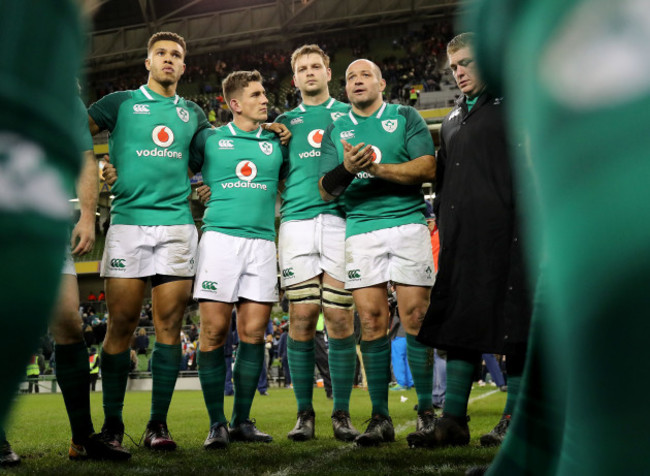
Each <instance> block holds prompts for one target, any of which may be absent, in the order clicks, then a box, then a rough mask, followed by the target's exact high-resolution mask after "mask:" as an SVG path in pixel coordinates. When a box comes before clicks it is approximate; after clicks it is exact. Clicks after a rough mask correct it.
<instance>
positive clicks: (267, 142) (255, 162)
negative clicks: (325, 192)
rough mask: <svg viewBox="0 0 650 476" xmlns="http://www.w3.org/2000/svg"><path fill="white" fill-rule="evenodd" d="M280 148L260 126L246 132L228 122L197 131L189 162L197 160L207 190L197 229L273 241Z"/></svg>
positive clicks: (283, 152) (283, 157)
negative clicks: (207, 187) (201, 216)
mask: <svg viewBox="0 0 650 476" xmlns="http://www.w3.org/2000/svg"><path fill="white" fill-rule="evenodd" d="M286 154H287V151H286V148H285V147H282V146H281V145H280V141H279V140H278V139H277V136H276V135H275V134H274V133H272V132H268V131H264V130H263V129H262V128H261V127H259V128H257V129H256V130H254V131H252V132H246V131H242V130H241V129H239V128H238V127H237V126H236V125H235V124H234V123H233V122H230V123H228V124H226V125H225V126H222V127H219V128H218V129H210V130H206V131H202V132H201V133H200V134H199V135H198V136H197V140H196V141H195V143H194V145H193V146H192V157H193V160H194V157H196V158H197V162H200V161H203V168H202V170H201V172H202V174H203V182H204V183H205V184H206V185H208V186H209V187H210V189H211V190H212V196H211V197H210V200H209V201H208V203H207V204H206V207H207V208H206V210H205V215H204V216H203V223H204V225H203V230H204V231H206V230H211V231H218V232H220V233H224V234H226V235H232V236H241V237H244V238H261V239H264V240H271V241H273V240H275V196H276V194H277V193H278V181H279V180H280V177H281V174H283V173H284V167H283V166H284V165H285V162H286V160H287V158H286Z"/></svg>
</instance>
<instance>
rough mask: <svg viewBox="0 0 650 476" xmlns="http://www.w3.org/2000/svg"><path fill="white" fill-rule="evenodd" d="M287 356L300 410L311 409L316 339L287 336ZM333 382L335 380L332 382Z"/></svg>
mask: <svg viewBox="0 0 650 476" xmlns="http://www.w3.org/2000/svg"><path fill="white" fill-rule="evenodd" d="M287 357H288V358H289V371H290V372H291V383H292V384H293V393H294V395H295V396H296V402H297V403H298V411H299V412H301V411H306V410H311V409H312V408H313V407H312V399H313V396H314V365H315V363H316V358H315V356H314V339H310V340H308V341H306V342H300V341H297V340H293V339H292V338H291V337H288V338H287ZM332 384H333V382H332Z"/></svg>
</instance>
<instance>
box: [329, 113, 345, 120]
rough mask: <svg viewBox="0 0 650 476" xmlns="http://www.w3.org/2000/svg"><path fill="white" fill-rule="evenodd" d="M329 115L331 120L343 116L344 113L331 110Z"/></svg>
mask: <svg viewBox="0 0 650 476" xmlns="http://www.w3.org/2000/svg"><path fill="white" fill-rule="evenodd" d="M330 116H331V117H332V120H333V121H336V120H337V119H338V118H339V117H341V116H345V113H343V112H331V113H330Z"/></svg>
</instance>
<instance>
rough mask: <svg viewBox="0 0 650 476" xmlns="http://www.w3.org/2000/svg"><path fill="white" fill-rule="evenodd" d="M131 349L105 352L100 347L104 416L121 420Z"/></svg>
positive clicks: (106, 418) (129, 368)
mask: <svg viewBox="0 0 650 476" xmlns="http://www.w3.org/2000/svg"><path fill="white" fill-rule="evenodd" d="M130 356H131V351H130V350H125V351H124V352H120V353H119V354H107V353H106V352H104V350H103V349H102V353H101V361H100V366H101V370H102V397H103V401H104V418H105V420H108V419H117V420H119V421H120V422H121V421H122V408H123V407H124V393H125V392H126V384H127V382H128V380H129V371H130V370H131V357H130Z"/></svg>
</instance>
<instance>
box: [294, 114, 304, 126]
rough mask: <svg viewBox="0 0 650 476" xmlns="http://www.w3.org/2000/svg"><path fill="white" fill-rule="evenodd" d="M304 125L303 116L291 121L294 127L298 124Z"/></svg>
mask: <svg viewBox="0 0 650 476" xmlns="http://www.w3.org/2000/svg"><path fill="white" fill-rule="evenodd" d="M302 123H303V120H302V116H300V117H296V118H295V119H291V125H292V126H295V125H296V124H302Z"/></svg>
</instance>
